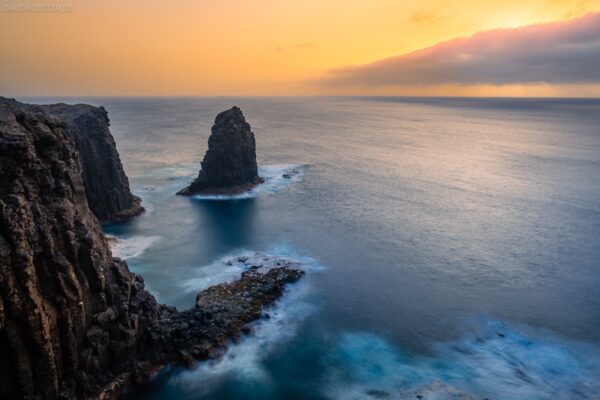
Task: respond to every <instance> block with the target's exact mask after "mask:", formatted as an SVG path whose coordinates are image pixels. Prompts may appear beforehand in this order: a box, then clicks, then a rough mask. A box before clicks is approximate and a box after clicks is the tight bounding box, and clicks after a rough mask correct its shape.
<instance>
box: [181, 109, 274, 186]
mask: <svg viewBox="0 0 600 400" xmlns="http://www.w3.org/2000/svg"><path fill="white" fill-rule="evenodd" d="M261 182H263V180H262V178H260V177H259V176H258V168H257V165H256V143H255V140H254V133H252V130H251V129H250V125H249V124H248V123H247V122H246V119H245V118H244V115H243V114H242V110H240V109H239V108H238V107H233V108H231V109H229V110H227V111H223V112H222V113H220V114H219V115H217V118H215V123H214V125H213V127H212V129H211V135H210V137H209V139H208V150H207V151H206V154H205V155H204V160H203V161H202V169H201V170H200V172H199V174H198V177H197V178H196V179H195V180H194V181H193V182H192V184H191V185H190V186H188V187H186V188H184V189H182V190H181V191H180V192H179V193H178V194H183V195H191V194H196V193H235V192H239V191H243V190H247V189H249V188H252V187H253V186H255V185H257V184H259V183H261Z"/></svg>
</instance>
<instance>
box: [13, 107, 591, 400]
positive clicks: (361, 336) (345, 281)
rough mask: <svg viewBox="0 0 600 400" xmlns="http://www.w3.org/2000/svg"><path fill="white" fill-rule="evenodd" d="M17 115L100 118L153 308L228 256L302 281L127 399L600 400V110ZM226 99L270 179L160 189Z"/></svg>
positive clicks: (181, 110) (135, 259)
mask: <svg viewBox="0 0 600 400" xmlns="http://www.w3.org/2000/svg"><path fill="white" fill-rule="evenodd" d="M25 100H28V101H35V102H43V103H45V102H49V101H57V100H61V101H66V102H70V103H72V102H76V101H79V102H86V103H91V104H95V105H103V106H104V107H106V109H107V110H108V112H109V117H110V119H111V130H112V133H113V135H114V136H115V140H116V142H117V147H118V149H119V152H120V154H121V158H122V161H123V163H124V166H125V170H126V172H127V174H128V176H129V179H130V183H131V186H132V190H133V192H134V193H135V194H137V195H139V196H140V197H141V198H142V199H143V205H144V206H145V207H146V209H147V212H146V213H145V214H143V215H142V216H141V217H139V218H136V219H134V220H132V221H129V222H127V223H122V224H111V225H106V226H105V227H104V229H105V231H106V233H107V234H109V235H112V236H115V237H116V238H117V239H118V241H117V242H116V244H115V245H114V248H113V252H114V254H115V255H116V256H119V257H122V258H124V259H126V260H127V262H128V264H129V267H130V269H131V270H133V271H134V272H136V273H139V274H141V275H142V276H143V277H144V279H145V282H146V285H147V287H148V289H149V290H150V291H151V292H152V293H153V294H154V295H155V296H156V297H157V299H158V300H160V301H161V302H164V303H167V304H170V305H173V306H176V307H178V308H180V309H184V308H187V307H191V306H193V304H194V299H195V295H196V293H197V292H198V291H199V290H202V289H203V288H206V287H208V286H210V285H213V284H217V283H221V282H225V281H229V280H232V279H235V278H236V277H237V276H239V275H240V274H241V272H242V271H243V269H244V268H245V265H243V264H239V263H235V262H233V263H229V264H232V265H227V264H228V263H227V260H230V259H235V258H236V257H238V256H240V255H250V256H255V255H256V256H257V257H260V255H261V254H274V255H279V256H283V257H287V258H291V259H295V260H298V261H300V262H301V263H302V264H303V265H304V267H305V269H306V270H307V274H306V276H305V277H304V278H303V279H302V280H301V281H300V282H299V283H297V284H294V285H293V286H291V287H290V288H289V289H288V290H287V291H286V294H285V295H284V297H283V298H282V299H281V300H280V301H278V302H277V303H276V305H275V306H274V307H272V308H271V309H269V310H268V311H267V313H268V315H269V318H265V319H262V320H260V321H258V322H256V323H254V331H253V334H251V335H249V336H246V337H244V338H242V339H241V340H239V341H237V342H235V343H232V344H231V346H230V347H229V350H228V351H227V352H226V354H225V355H224V356H223V357H222V358H220V359H218V360H214V361H210V362H201V363H198V365H197V366H196V368H194V369H192V370H187V369H182V368H170V369H168V370H166V371H163V372H162V373H160V374H159V375H158V376H157V377H156V378H155V379H154V380H153V381H152V382H150V383H148V384H146V385H144V386H142V387H140V388H137V389H135V390H133V391H131V392H129V393H127V394H126V395H125V398H127V399H156V400H158V399H161V400H162V399H345V400H346V399H377V398H390V399H414V398H416V396H417V395H419V396H422V397H421V398H423V399H455V398H459V396H460V395H463V394H468V395H471V396H473V397H474V398H488V399H502V400H505V399H529V400H537V399H540V400H541V399H599V398H600V289H599V288H600V100H593V99H590V100H575V99H467V98H390V97H378V98H375V97H373V98H361V97H356V98H353V97H332V98H302V97H297V98H294V97H273V98H226V97H223V98H220V97H214V98H93V99H90V98H86V99H39V98H38V99H25ZM234 105H237V106H239V107H240V108H241V109H242V111H243V112H244V115H245V117H246V119H247V121H248V122H249V123H250V125H251V126H252V129H253V131H254V133H255V136H256V143H257V156H258V163H259V171H260V174H261V175H262V176H263V177H265V179H266V182H265V184H263V185H261V186H260V187H258V188H257V189H256V190H253V191H252V192H250V193H246V194H244V195H242V196H237V197H233V198H231V197H210V196H209V197H193V198H190V197H181V196H176V195H175V193H176V192H177V191H178V190H179V189H181V188H183V187H184V186H186V185H187V184H188V183H189V182H190V181H191V180H192V179H193V178H194V177H195V176H196V175H197V173H198V169H199V167H200V164H199V163H200V161H201V160H202V157H203V155H204V152H205V151H206V147H207V139H208V136H209V134H210V127H211V125H212V123H213V121H214V117H215V116H216V115H217V114H218V113H219V112H220V111H223V110H225V109H227V108H230V107H232V106H234ZM284 174H289V175H290V176H289V177H288V178H286V177H284V176H283V175H284Z"/></svg>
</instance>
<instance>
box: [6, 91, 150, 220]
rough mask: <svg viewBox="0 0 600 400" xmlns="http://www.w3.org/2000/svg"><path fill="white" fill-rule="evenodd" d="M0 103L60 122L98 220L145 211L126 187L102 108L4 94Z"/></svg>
mask: <svg viewBox="0 0 600 400" xmlns="http://www.w3.org/2000/svg"><path fill="white" fill-rule="evenodd" d="M0 103H1V104H5V105H6V106H7V107H12V108H15V109H20V110H24V111H25V110H26V111H28V112H30V113H33V114H40V113H41V114H45V115H49V116H53V117H55V118H56V119H58V120H60V121H61V123H62V124H63V130H64V133H65V134H66V135H67V136H69V138H70V139H71V140H72V141H73V143H74V145H75V149H76V150H77V153H78V154H79V161H80V163H81V169H82V174H83V183H84V186H85V193H86V197H87V200H88V204H89V206H90V208H91V210H92V212H93V213H94V214H95V215H96V217H97V218H98V219H99V220H100V222H101V223H104V222H114V221H120V220H124V219H127V218H130V217H133V216H136V215H138V214H141V213H142V212H143V211H144V208H143V207H142V206H141V204H140V203H141V200H140V198H139V197H137V196H135V195H133V194H132V193H131V191H130V189H129V180H128V179H127V175H125V171H124V170H123V165H122V164H121V159H120V157H119V153H118V152H117V147H116V144H115V139H114V138H113V136H112V134H111V133H110V130H109V125H110V122H109V119H108V114H107V112H106V110H105V109H104V107H93V106H90V105H87V104H77V105H68V104H51V105H33V104H24V103H20V102H17V101H15V100H13V99H7V98H4V97H0Z"/></svg>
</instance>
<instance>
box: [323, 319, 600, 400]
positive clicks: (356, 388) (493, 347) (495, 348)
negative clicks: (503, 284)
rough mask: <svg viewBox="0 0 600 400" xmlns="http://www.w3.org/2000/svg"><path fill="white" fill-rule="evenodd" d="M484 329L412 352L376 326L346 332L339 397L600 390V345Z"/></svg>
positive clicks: (336, 370)
mask: <svg viewBox="0 0 600 400" xmlns="http://www.w3.org/2000/svg"><path fill="white" fill-rule="evenodd" d="M476 332H477V333H476V334H472V335H470V336H468V337H466V338H464V339H463V340H460V341H456V342H447V343H439V344H437V345H436V346H434V354H435V355H434V356H431V357H424V356H420V357H411V356H409V355H408V354H406V353H405V352H403V351H402V350H401V349H399V348H397V347H395V346H394V345H392V344H391V343H390V342H388V341H387V340H385V339H384V338H382V337H381V336H377V335H374V334H371V333H364V332H363V333H360V332H359V333H346V334H344V335H342V337H341V338H340V341H339V343H338V345H337V347H336V348H335V350H334V352H333V354H332V355H331V356H330V359H329V362H330V372H329V384H328V385H327V387H326V389H325V392H326V393H325V395H326V396H327V397H330V398H334V399H365V398H366V399H368V398H389V399H409V398H410V399H414V398H420V399H423V400H428V399H431V400H433V399H436V400H449V399H480V398H490V399H528V400H550V399H589V398H597V397H594V396H598V395H599V394H600V380H599V379H598V377H600V349H599V348H598V347H595V346H593V345H589V344H582V343H577V342H571V341H567V340H564V339H558V338H555V337H553V336H552V335H550V334H548V333H540V332H525V331H524V330H521V329H518V328H513V327H511V326H509V325H507V324H504V323H502V322H498V321H487V322H485V323H483V324H482V325H481V326H479V327H478V329H477V330H476Z"/></svg>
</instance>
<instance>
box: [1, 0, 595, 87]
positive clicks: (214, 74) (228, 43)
mask: <svg viewBox="0 0 600 400" xmlns="http://www.w3.org/2000/svg"><path fill="white" fill-rule="evenodd" d="M3 1H4V3H3V6H4V7H6V4H34V2H32V1H24V0H3ZM42 3H43V4H54V3H52V2H48V1H45V2H42ZM125 3H127V4H125ZM56 4H68V5H71V11H70V12H68V13H32V12H23V13H15V12H8V11H7V10H6V8H5V9H2V10H0V54H2V62H0V94H3V95H8V96H24V95H89V96H94V95H159V96H169V95H177V96H179V95H191V96H194V95H313V94H365V95H367V94H397V95H486V96H493V95H501V96H512V95H514V96H523V95H524V96H538V95H546V96H547V95H551V96H560V95H567V96H598V95H600V85H555V86H551V85H537V84H536V85H529V86H522V85H505V86H490V85H485V86H484V85H479V86H462V85H444V86H412V87H409V88H407V87H405V88H403V87H375V88H373V87H365V88H360V87H359V88H356V87H354V88H345V87H327V86H322V85H319V84H318V79H319V78H320V77H322V76H324V75H325V74H327V72H328V71H330V70H332V69H337V68H340V67H346V66H352V65H359V64H365V63H369V62H372V61H375V60H378V59H382V58H386V57H390V56H396V55H400V54H403V53H407V52H410V51H413V50H417V49H420V48H423V47H427V46H431V45H434V44H436V43H439V42H442V41H446V40H449V39H452V38H454V37H459V36H466V35H471V34H473V33H476V32H478V31H481V30H487V29H493V28H502V27H514V26H521V25H529V24H532V23H538V22H548V21H559V20H565V19H570V18H575V17H578V16H582V15H584V14H587V13H589V12H591V11H600V1H599V0H593V1H588V0H564V1H563V0H502V1H497V0H496V1H484V0H454V1H449V0H448V1H446V0H422V1H399V0H396V1H391V0H363V1H352V0H343V1H342V0H330V1H327V0H319V1H317V0H292V1H287V0H255V1H243V0H175V1H167V0H162V1H158V0H146V1H139V2H134V1H123V0H120V1H117V0H101V1H81V0H80V1H70V0H64V1H63V2H59V3H56Z"/></svg>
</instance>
